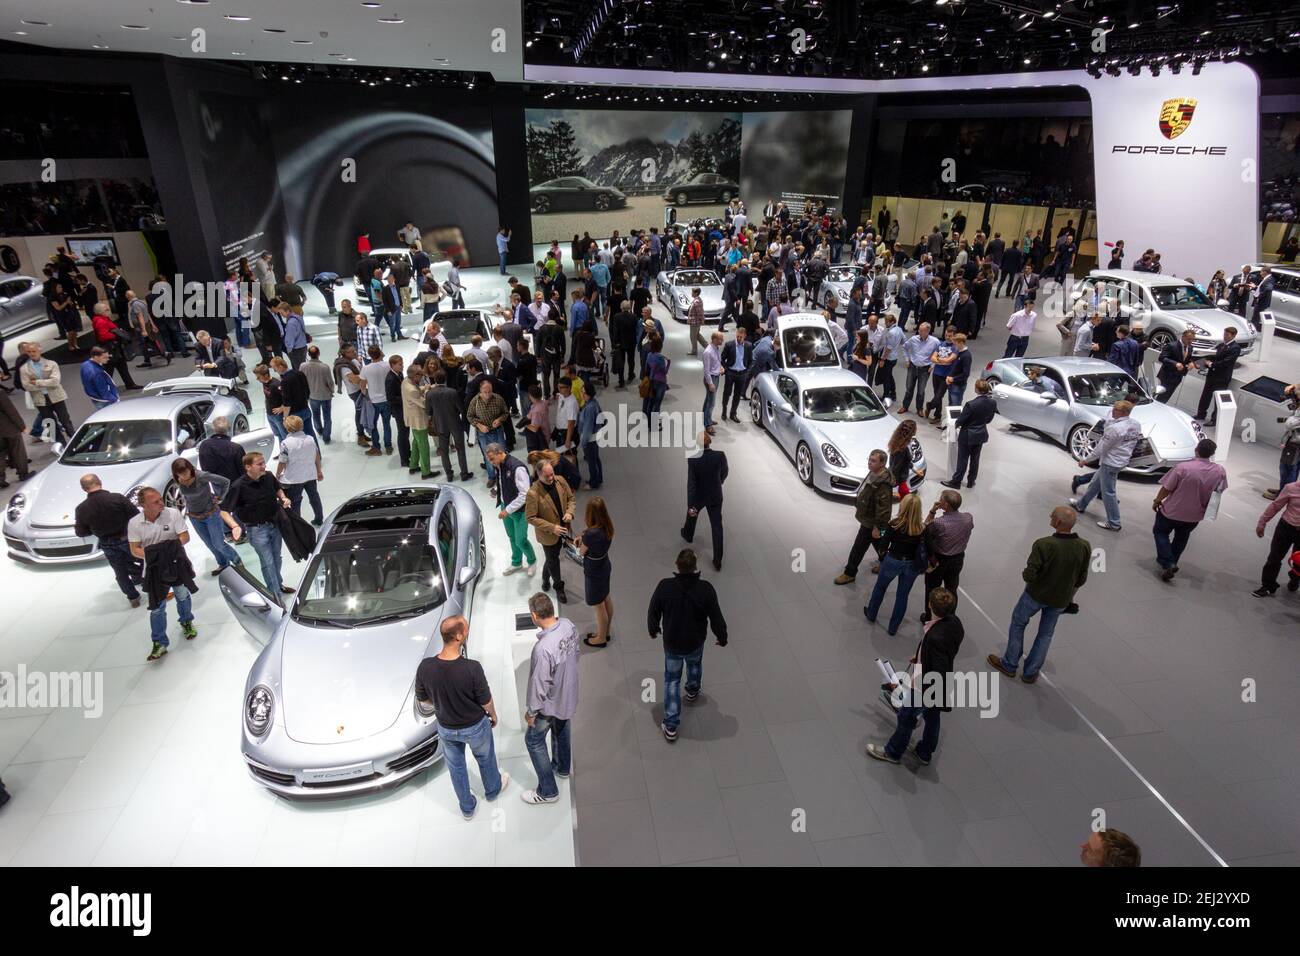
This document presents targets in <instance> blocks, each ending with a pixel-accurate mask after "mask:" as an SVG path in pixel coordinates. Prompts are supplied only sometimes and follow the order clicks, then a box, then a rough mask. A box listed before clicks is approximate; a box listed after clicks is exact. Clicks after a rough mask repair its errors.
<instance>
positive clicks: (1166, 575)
mask: <svg viewBox="0 0 1300 956" xmlns="http://www.w3.org/2000/svg"><path fill="white" fill-rule="evenodd" d="M1177 573H1178V572H1177V571H1175V570H1174V569H1173V568H1165V569H1164V570H1163V571H1161V572H1160V580H1161V581H1164V582H1166V583H1168V582H1169V581H1172V580H1173V579H1174V575H1175V574H1177Z"/></svg>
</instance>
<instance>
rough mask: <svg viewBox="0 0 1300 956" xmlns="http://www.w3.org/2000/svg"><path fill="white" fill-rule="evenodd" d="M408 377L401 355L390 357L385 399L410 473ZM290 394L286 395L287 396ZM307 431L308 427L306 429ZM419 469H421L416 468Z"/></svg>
mask: <svg viewBox="0 0 1300 956" xmlns="http://www.w3.org/2000/svg"><path fill="white" fill-rule="evenodd" d="M405 378H406V369H405V368H404V366H403V361H402V357H401V356H400V355H390V356H389V357H388V374H387V375H386V376H384V400H385V401H387V402H388V410H389V411H390V412H392V415H393V424H394V425H395V426H396V428H397V459H398V463H399V464H400V465H401V467H403V468H405V469H407V473H408V474H414V472H412V471H411V470H410V469H411V428H410V426H409V425H407V424H406V414H405V412H404V411H403V406H402V380H403V379H405ZM287 397H288V396H287V395H286V398H287ZM304 431H306V429H304ZM416 470H417V471H418V470H419V469H416Z"/></svg>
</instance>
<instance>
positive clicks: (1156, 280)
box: [1088, 269, 1192, 286]
mask: <svg viewBox="0 0 1300 956" xmlns="http://www.w3.org/2000/svg"><path fill="white" fill-rule="evenodd" d="M1088 278H1089V279H1105V278H1111V279H1125V280H1127V281H1129V282H1136V283H1138V284H1139V285H1146V286H1150V285H1191V284H1192V283H1190V282H1188V281H1187V280H1186V279H1180V278H1178V276H1167V275H1163V274H1161V273H1159V272H1134V271H1133V270H1132V269H1093V270H1092V271H1091V272H1089V273H1088Z"/></svg>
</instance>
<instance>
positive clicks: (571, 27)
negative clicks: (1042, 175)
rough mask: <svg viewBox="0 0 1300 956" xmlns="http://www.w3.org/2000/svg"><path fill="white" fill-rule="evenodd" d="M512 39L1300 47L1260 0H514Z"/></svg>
mask: <svg viewBox="0 0 1300 956" xmlns="http://www.w3.org/2000/svg"><path fill="white" fill-rule="evenodd" d="M1279 9H1281V11H1282V12H1281V13H1280V14H1279ZM524 37H525V40H526V41H527V43H528V46H527V48H526V50H525V52H524V56H525V60H526V62H527V63H533V64H548V65H567V66H574V65H578V66H584V67H620V68H640V69H658V70H676V71H688V72H715V73H743V74H768V75H775V76H834V77H853V78H865V79H885V78H891V77H913V76H943V75H954V74H961V75H978V74H986V73H1008V72H1020V71H1024V70H1039V69H1043V70H1051V69H1087V70H1089V71H1090V72H1092V73H1094V74H1098V75H1099V74H1100V73H1102V72H1110V73H1111V74H1112V75H1118V74H1119V73H1120V72H1121V71H1124V70H1128V71H1130V72H1133V73H1136V72H1138V71H1139V70H1141V69H1142V68H1144V67H1145V68H1148V69H1152V70H1155V71H1159V70H1161V69H1170V70H1172V71H1173V72H1178V71H1180V70H1181V69H1183V68H1185V67H1187V68H1192V69H1197V68H1198V65H1199V64H1200V63H1204V62H1209V61H1215V60H1233V59H1252V58H1256V57H1259V56H1266V55H1269V54H1278V53H1291V52H1294V51H1296V50H1300V12H1297V11H1296V9H1295V8H1293V7H1291V6H1290V5H1284V4H1278V3H1269V2H1264V0H1181V2H1175V0H1063V2H1060V3H1058V2H1055V0H1017V2H1001V0H885V2H881V0H858V2H855V0H524Z"/></svg>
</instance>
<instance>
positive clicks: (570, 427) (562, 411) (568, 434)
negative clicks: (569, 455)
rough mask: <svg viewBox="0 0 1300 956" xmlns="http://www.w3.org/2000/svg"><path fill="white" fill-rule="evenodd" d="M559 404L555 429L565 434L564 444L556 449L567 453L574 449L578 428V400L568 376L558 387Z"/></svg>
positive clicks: (556, 407) (562, 379)
mask: <svg viewBox="0 0 1300 956" xmlns="http://www.w3.org/2000/svg"><path fill="white" fill-rule="evenodd" d="M555 391H556V395H557V397H558V402H557V403H556V406H555V427H556V428H557V429H558V430H559V431H562V432H564V444H562V445H561V446H560V447H559V448H557V449H555V450H556V451H558V452H561V453H563V452H566V451H569V450H570V449H572V448H573V432H574V430H575V429H576V428H577V427H578V398H577V396H576V395H574V394H573V382H572V381H570V380H569V378H568V376H565V377H564V378H561V379H560V381H559V382H558V383H557V385H556V390H555Z"/></svg>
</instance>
